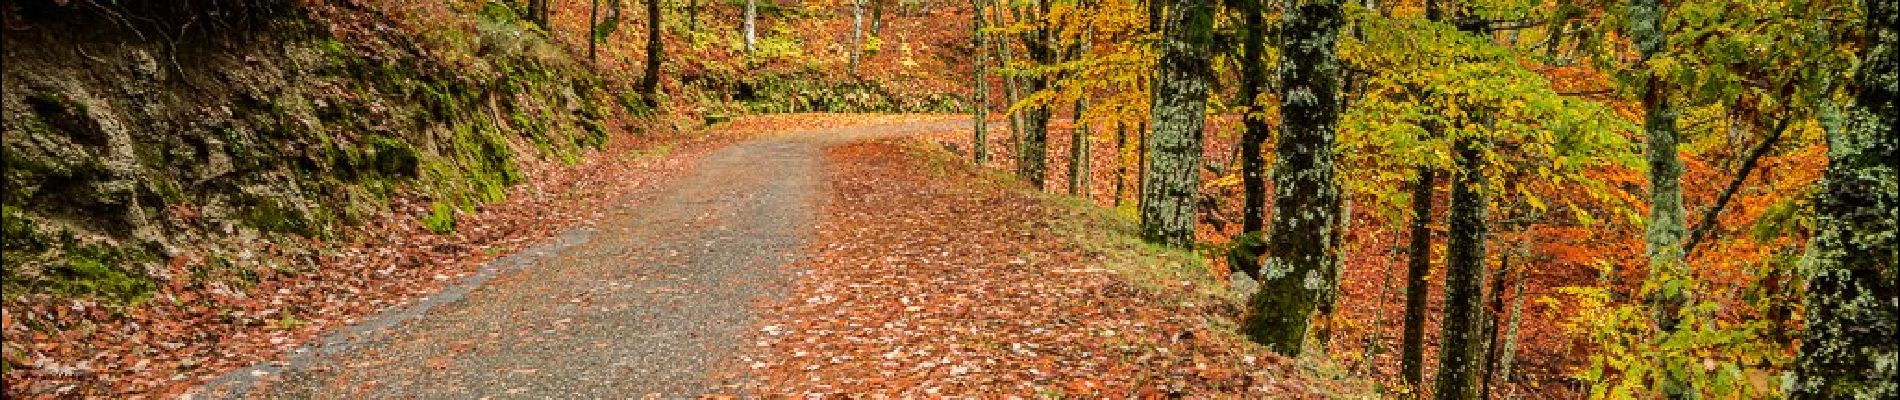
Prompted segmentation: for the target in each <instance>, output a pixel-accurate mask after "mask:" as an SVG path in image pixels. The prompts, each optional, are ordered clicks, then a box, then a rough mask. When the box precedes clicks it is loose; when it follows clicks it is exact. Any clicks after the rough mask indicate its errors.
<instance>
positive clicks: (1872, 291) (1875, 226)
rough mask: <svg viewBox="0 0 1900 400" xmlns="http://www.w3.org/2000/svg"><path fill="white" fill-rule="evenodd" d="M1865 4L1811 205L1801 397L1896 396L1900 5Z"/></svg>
mask: <svg viewBox="0 0 1900 400" xmlns="http://www.w3.org/2000/svg"><path fill="white" fill-rule="evenodd" d="M1863 3H1864V4H1865V5H1866V12H1867V24H1866V25H1865V26H1866V27H1867V30H1868V32H1867V33H1868V34H1867V38H1868V39H1869V43H1868V46H1867V47H1866V48H1864V49H1863V50H1862V56H1861V64H1860V70H1859V71H1858V72H1857V75H1858V79H1857V81H1858V82H1859V87H1858V89H1857V92H1856V93H1854V98H1853V100H1854V103H1853V104H1849V105H1847V106H1846V108H1845V109H1844V110H1842V111H1845V113H1846V115H1845V117H1846V118H1847V121H1846V126H1844V127H1840V128H1837V129H1830V130H1829V132H1828V167H1827V172H1826V175H1825V176H1824V177H1823V178H1822V179H1823V181H1822V182H1823V183H1822V184H1823V187H1824V191H1823V192H1822V194H1821V195H1820V196H1819V199H1817V201H1816V204H1815V211H1816V212H1817V214H1818V215H1817V219H1818V221H1816V223H1815V226H1816V227H1817V229H1818V232H1816V236H1815V238H1814V242H1813V244H1812V245H1811V247H1810V249H1809V256H1810V258H1809V271H1811V273H1812V275H1810V277H1809V281H1808V291H1807V307H1808V315H1807V337H1805V338H1803V339H1802V341H1801V354H1800V356H1799V357H1798V358H1797V359H1796V360H1795V376H1796V379H1795V381H1794V387H1793V388H1791V390H1790V392H1789V395H1790V397H1792V398H1796V399H1846V398H1859V399H1893V398H1900V376H1896V372H1895V371H1896V370H1900V342H1896V341H1895V340H1894V338H1895V337H1896V336H1900V287H1897V286H1900V285H1897V284H1896V282H1895V279H1897V278H1900V253H1896V250H1895V249H1900V215H1896V213H1900V182H1897V181H1900V174H1896V171H1900V134H1896V133H1895V132H1894V121H1896V120H1900V107H1896V106H1895V105H1894V100H1896V98H1897V97H1900V72H1896V71H1895V70H1896V69H1897V68H1900V54H1896V52H1897V51H1900V28H1896V26H1900V3H1896V2H1894V1H1891V0H1867V1H1865V2H1863ZM1837 126H1838V125H1837Z"/></svg>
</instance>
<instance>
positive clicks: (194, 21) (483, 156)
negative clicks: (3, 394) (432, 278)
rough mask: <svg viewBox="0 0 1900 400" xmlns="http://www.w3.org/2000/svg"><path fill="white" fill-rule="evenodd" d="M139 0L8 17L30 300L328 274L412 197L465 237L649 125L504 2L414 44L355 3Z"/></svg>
mask: <svg viewBox="0 0 1900 400" xmlns="http://www.w3.org/2000/svg"><path fill="white" fill-rule="evenodd" d="M132 3H141V4H128V5H116V4H111V3H107V2H101V3H99V4H105V5H102V6H101V5H93V6H82V5H65V4H56V3H55V2H50V1H30V0H9V1H6V2H5V4H4V7H3V8H4V10H5V11H4V12H5V13H6V15H5V18H4V20H5V21H6V27H5V29H4V31H3V32H4V33H3V34H4V35H5V36H4V40H5V42H6V46H5V50H4V57H5V60H6V62H5V63H4V69H3V70H0V78H4V79H3V80H0V88H3V89H4V95H3V96H0V105H4V124H5V135H4V146H3V147H0V151H3V153H0V155H4V162H5V169H4V178H5V187H4V197H3V198H0V204H3V205H4V210H3V211H4V212H3V214H4V226H3V227H4V230H5V231H4V235H5V240H4V242H0V245H4V249H3V250H4V251H5V257H4V260H5V261H4V267H5V273H4V277H5V280H4V285H5V287H4V289H5V292H6V296H7V297H8V298H9V299H13V298H16V297H18V296H32V295H43V294H53V295H58V296H76V297H83V298H92V299H100V300H106V301H113V302H122V303H135V302H138V301H140V299H141V298H143V297H145V296H147V295H148V293H149V292H150V291H152V289H153V288H154V287H157V285H159V284H177V283H179V281H180V280H182V281H183V283H185V284H193V285H196V284H216V285H243V284H244V283H245V281H246V278H245V277H247V276H255V275H256V274H255V272H256V271H261V270H263V269H278V270H294V269H296V268H314V267H317V266H316V263H315V259H314V255H315V254H316V252H317V251H318V248H320V247H321V246H323V244H322V243H336V242H339V240H338V239H343V238H340V237H339V236H340V232H343V229H344V228H345V227H346V226H349V225H351V224H356V223H360V222H363V221H366V220H368V219H369V218H371V217H374V216H376V215H379V214H381V213H383V212H385V211H387V210H388V209H389V204H390V201H391V200H392V199H395V198H420V199H422V200H424V201H428V202H431V203H434V204H432V207H430V209H431V210H432V212H431V213H430V214H429V215H421V216H416V219H417V222H416V223H418V224H424V223H425V221H426V225H427V227H428V229H431V230H435V231H437V232H448V231H451V230H453V229H454V218H455V216H456V215H457V214H459V213H462V212H466V211H467V210H469V209H471V208H472V207H473V206H475V205H477V204H480V203H483V202H492V201H497V200H500V199H502V198H503V197H504V196H505V193H506V192H505V190H504V189H505V188H506V187H508V186H509V185H513V184H516V183H519V182H521V181H522V180H523V179H524V177H523V175H522V172H521V171H520V168H519V165H521V163H522V162H524V161H525V160H529V159H559V160H566V161H569V162H572V161H574V160H576V159H577V157H578V155H579V154H580V153H581V152H582V151H585V150H586V149H588V148H591V147H598V146H601V145H602V144H603V143H604V141H605V140H606V138H607V135H608V132H609V130H610V128H609V127H608V121H615V120H621V119H620V118H616V115H627V114H629V113H636V114H637V113H642V112H644V111H642V110H641V109H640V107H641V106H640V103H639V102H638V101H635V100H634V99H632V98H629V97H626V96H622V95H620V94H619V91H618V90H613V89H612V88H610V87H609V86H608V85H607V84H606V82H605V81H604V80H602V79H601V78H599V77H597V76H596V75H594V74H593V73H591V72H590V71H589V69H587V68H586V67H585V65H584V64H583V63H582V62H580V61H576V60H575V59H574V58H573V57H571V56H570V55H569V54H568V53H567V52H565V51H563V50H561V49H560V48H558V47H557V46H555V45H554V44H551V43H549V42H548V41H547V40H546V39H545V35H544V34H543V33H542V32H541V31H540V30H539V29H537V28H535V27H533V26H532V25H529V24H526V23H523V22H520V21H519V20H518V19H517V18H515V16H514V13H512V12H511V11H510V10H509V9H508V8H507V7H504V6H500V5H497V4H490V5H488V6H486V7H481V8H480V9H476V10H470V12H471V13H475V14H477V16H476V17H475V18H471V19H470V20H472V21H474V22H473V23H472V24H470V25H468V26H466V27H465V28H466V29H434V30H430V31H429V33H427V34H423V35H411V34H408V33H405V32H408V31H406V30H402V29H391V28H390V26H393V25H394V24H396V21H389V20H386V19H382V18H379V17H378V16H377V15H378V14H376V13H374V12H368V11H364V10H351V9H347V6H311V5H304V4H303V3H294V2H289V1H262V2H245V3H246V4H242V5H236V6H233V5H223V4H218V3H206V4H199V3H197V2H177V3H173V2H132ZM181 256H189V257H184V258H189V259H191V260H195V261H193V262H191V263H189V265H188V266H187V267H186V268H184V269H183V270H184V271H186V272H184V273H181V272H180V271H181V269H180V268H178V267H177V266H173V265H171V261H172V260H174V259H177V258H181Z"/></svg>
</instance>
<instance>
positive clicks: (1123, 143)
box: [1111, 121, 1128, 207]
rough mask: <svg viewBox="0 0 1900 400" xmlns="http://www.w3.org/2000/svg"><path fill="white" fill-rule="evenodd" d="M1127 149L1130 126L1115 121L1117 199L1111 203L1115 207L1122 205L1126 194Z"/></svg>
mask: <svg viewBox="0 0 1900 400" xmlns="http://www.w3.org/2000/svg"><path fill="white" fill-rule="evenodd" d="M1126 151H1128V126H1127V125H1123V123H1122V122H1121V121H1115V199H1114V200H1112V203H1111V204H1112V205H1114V206H1115V207H1121V206H1122V197H1123V196H1125V195H1126V193H1125V190H1126V188H1125V187H1126V186H1127V184H1128V161H1127V159H1125V158H1122V155H1123V154H1128V153H1126Z"/></svg>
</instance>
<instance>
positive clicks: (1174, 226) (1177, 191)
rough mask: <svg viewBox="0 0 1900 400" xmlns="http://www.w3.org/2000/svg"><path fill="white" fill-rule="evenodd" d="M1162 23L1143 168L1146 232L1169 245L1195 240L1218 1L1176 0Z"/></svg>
mask: <svg viewBox="0 0 1900 400" xmlns="http://www.w3.org/2000/svg"><path fill="white" fill-rule="evenodd" d="M1169 9H1170V10H1173V13H1171V14H1170V15H1169V16H1168V20H1167V22H1166V25H1165V26H1164V27H1163V32H1165V35H1166V39H1164V40H1163V41H1162V43H1161V46H1162V54H1161V60H1160V61H1159V68H1158V70H1157V71H1156V72H1155V78H1154V86H1153V87H1154V108H1153V111H1152V116H1153V117H1152V118H1153V123H1152V127H1153V128H1152V129H1154V131H1153V134H1152V136H1150V138H1149V139H1148V147H1149V150H1148V152H1149V153H1150V154H1149V157H1148V160H1147V164H1145V165H1143V166H1142V168H1144V169H1146V170H1147V174H1146V176H1145V177H1144V178H1143V179H1144V185H1143V186H1144V187H1145V188H1146V190H1145V191H1144V192H1143V193H1142V201H1141V234H1142V238H1144V239H1147V240H1148V241H1151V242H1155V243H1160V244H1162V245H1166V246H1169V247H1177V248H1188V247H1192V246H1193V245H1194V215H1195V213H1194V205H1195V204H1194V200H1195V197H1196V195H1197V194H1199V192H1200V186H1201V185H1200V182H1201V179H1200V178H1201V175H1200V165H1201V135H1202V133H1201V130H1202V128H1203V124H1204V123H1205V122H1206V121H1205V118H1206V113H1207V90H1208V82H1209V81H1210V80H1211V79H1212V78H1213V68H1212V65H1210V64H1209V63H1208V52H1209V51H1208V50H1209V49H1208V48H1209V47H1210V46H1212V44H1213V30H1214V5H1212V4H1208V3H1206V2H1202V1H1196V0H1175V1H1173V4H1171V7H1170V8H1169Z"/></svg>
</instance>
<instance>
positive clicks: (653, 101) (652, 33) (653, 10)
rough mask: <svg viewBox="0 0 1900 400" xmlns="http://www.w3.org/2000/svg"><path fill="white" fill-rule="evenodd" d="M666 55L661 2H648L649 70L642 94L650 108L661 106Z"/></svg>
mask: <svg viewBox="0 0 1900 400" xmlns="http://www.w3.org/2000/svg"><path fill="white" fill-rule="evenodd" d="M665 53H666V49H665V44H664V43H662V42H661V41H660V0H647V69H646V77H645V78H644V79H641V80H640V93H643V94H645V95H646V99H647V105H648V106H653V107H658V106H659V105H660V58H661V57H662V56H664V55H665Z"/></svg>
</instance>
